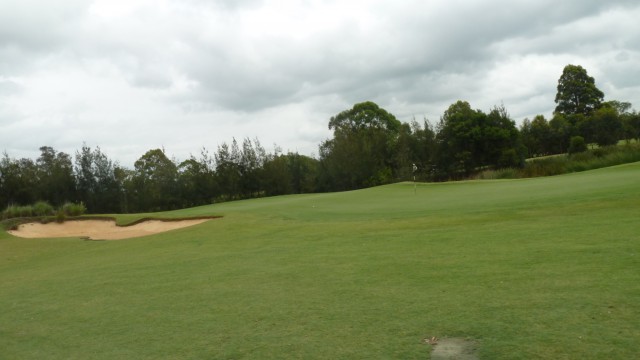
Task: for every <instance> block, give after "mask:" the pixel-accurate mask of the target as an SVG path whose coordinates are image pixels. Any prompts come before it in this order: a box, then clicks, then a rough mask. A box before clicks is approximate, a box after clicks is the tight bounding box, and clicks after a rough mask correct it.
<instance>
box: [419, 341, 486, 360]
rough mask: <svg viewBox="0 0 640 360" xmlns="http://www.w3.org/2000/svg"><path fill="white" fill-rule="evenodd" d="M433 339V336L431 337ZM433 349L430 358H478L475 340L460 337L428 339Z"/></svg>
mask: <svg viewBox="0 0 640 360" xmlns="http://www.w3.org/2000/svg"><path fill="white" fill-rule="evenodd" d="M432 339H433V338H432ZM429 343H430V344H431V346H433V350H432V351H431V359H432V360H453V359H455V360H478V359H479V357H478V354H477V350H478V348H477V345H476V343H475V342H473V341H470V340H466V339H461V338H445V339H437V341H436V340H435V339H433V340H431V341H429Z"/></svg>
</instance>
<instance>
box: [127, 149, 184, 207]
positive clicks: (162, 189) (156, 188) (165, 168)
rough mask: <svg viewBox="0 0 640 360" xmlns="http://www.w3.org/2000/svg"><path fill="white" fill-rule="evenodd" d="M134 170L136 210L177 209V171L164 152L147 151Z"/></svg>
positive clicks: (159, 150)
mask: <svg viewBox="0 0 640 360" xmlns="http://www.w3.org/2000/svg"><path fill="white" fill-rule="evenodd" d="M134 169H135V170H134V171H135V174H134V177H133V181H134V191H135V197H134V198H135V200H136V204H137V205H138V206H139V209H138V210H140V211H160V210H170V209H175V208H177V207H178V204H179V199H178V191H177V190H178V189H177V175H178V170H177V166H176V164H175V163H174V162H173V161H172V160H170V159H169V158H168V157H167V156H166V155H165V153H164V150H161V149H154V150H149V151H147V152H146V153H145V154H144V155H142V156H141V157H140V158H139V159H138V160H137V161H136V162H135V163H134Z"/></svg>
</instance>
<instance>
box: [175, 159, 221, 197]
mask: <svg viewBox="0 0 640 360" xmlns="http://www.w3.org/2000/svg"><path fill="white" fill-rule="evenodd" d="M178 185H179V188H180V201H181V207H183V208H184V207H193V206H198V205H206V204H211V202H212V201H213V199H214V198H215V197H216V196H217V194H218V187H217V183H216V179H215V173H214V171H213V167H212V159H211V158H210V156H209V154H208V153H207V152H206V150H204V149H203V150H202V152H201V158H200V159H196V158H195V157H194V156H193V155H192V156H191V157H190V158H189V159H187V160H185V161H183V162H182V163H180V165H179V166H178Z"/></svg>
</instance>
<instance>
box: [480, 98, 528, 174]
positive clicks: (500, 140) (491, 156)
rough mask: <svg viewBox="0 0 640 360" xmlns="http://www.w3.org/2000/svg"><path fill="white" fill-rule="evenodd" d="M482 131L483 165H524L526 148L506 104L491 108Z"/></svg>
mask: <svg viewBox="0 0 640 360" xmlns="http://www.w3.org/2000/svg"><path fill="white" fill-rule="evenodd" d="M482 132H483V138H482V140H481V142H482V152H483V159H482V163H483V165H489V166H493V167H495V168H501V167H521V166H523V165H524V159H525V155H526V148H525V147H524V145H523V144H522V139H521V138H520V133H519V132H518V129H517V128H516V122H515V121H513V120H512V119H511V117H510V116H509V113H508V112H507V109H506V108H505V107H504V105H500V106H495V107H494V108H493V109H491V111H490V112H489V114H487V117H486V120H485V122H484V124H483V128H482Z"/></svg>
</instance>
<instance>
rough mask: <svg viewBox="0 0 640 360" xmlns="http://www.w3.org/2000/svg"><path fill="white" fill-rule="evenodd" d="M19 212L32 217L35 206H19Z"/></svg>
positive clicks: (21, 214)
mask: <svg viewBox="0 0 640 360" xmlns="http://www.w3.org/2000/svg"><path fill="white" fill-rule="evenodd" d="M18 213H19V214H20V217H31V216H33V206H19V207H18Z"/></svg>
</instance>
